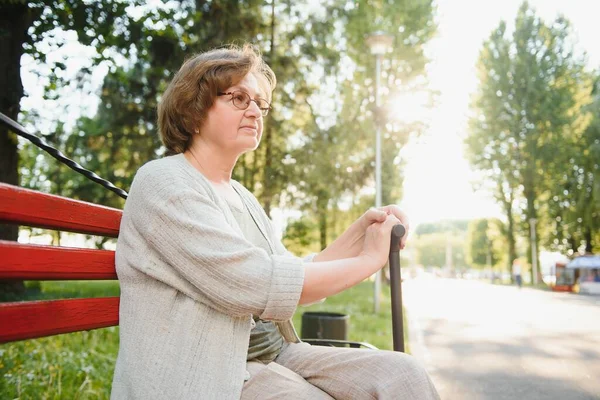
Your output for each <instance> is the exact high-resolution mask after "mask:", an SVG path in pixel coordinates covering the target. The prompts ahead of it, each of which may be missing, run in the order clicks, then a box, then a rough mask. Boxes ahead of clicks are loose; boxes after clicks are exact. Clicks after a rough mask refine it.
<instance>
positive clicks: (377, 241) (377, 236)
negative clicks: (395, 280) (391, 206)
mask: <svg viewBox="0 0 600 400" xmlns="http://www.w3.org/2000/svg"><path fill="white" fill-rule="evenodd" d="M400 223H401V222H400V220H399V219H398V218H396V216H394V215H393V214H390V215H388V216H387V218H386V219H385V221H383V222H374V223H372V224H371V225H370V226H369V227H368V228H367V230H366V231H365V240H364V244H363V250H362V252H361V253H360V255H359V257H360V258H361V259H362V260H363V261H364V262H365V264H366V265H368V266H369V267H370V268H372V269H373V271H374V272H375V271H378V270H379V269H381V268H382V267H383V266H384V265H385V263H386V262H387V260H388V257H389V254H390V241H391V235H392V228H393V227H394V225H396V224H400Z"/></svg>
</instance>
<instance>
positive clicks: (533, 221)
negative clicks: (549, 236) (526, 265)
mask: <svg viewBox="0 0 600 400" xmlns="http://www.w3.org/2000/svg"><path fill="white" fill-rule="evenodd" d="M536 222H537V219H535V218H530V219H529V229H530V234H531V269H532V272H533V284H534V285H537V283H538V272H537V270H538V265H537V244H536V237H535V224H536Z"/></svg>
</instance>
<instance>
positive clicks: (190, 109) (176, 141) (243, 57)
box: [158, 45, 277, 155]
mask: <svg viewBox="0 0 600 400" xmlns="http://www.w3.org/2000/svg"><path fill="white" fill-rule="evenodd" d="M249 73H253V74H254V75H255V77H256V79H257V81H258V84H259V87H260V89H261V90H262V91H263V92H264V93H262V96H263V97H264V98H265V99H266V100H267V101H268V102H271V94H272V92H273V89H274V88H275V84H276V82H277V80H276V78H275V74H274V73H273V71H272V70H271V68H269V66H268V65H267V64H266V63H265V62H264V60H263V59H262V57H261V55H260V54H259V53H258V52H257V51H256V50H255V49H254V48H253V47H252V46H250V45H245V46H244V47H242V48H240V47H236V46H228V47H226V48H221V49H215V50H210V51H207V52H205V53H200V54H197V55H194V56H192V57H191V58H189V59H188V60H186V61H185V62H184V63H183V65H182V66H181V68H180V69H179V71H178V72H177V74H175V77H173V80H172V81H171V83H169V86H168V87H167V90H165V93H164V94H163V96H162V98H161V100H160V102H159V104H158V130H159V132H160V137H161V140H162V142H163V144H164V146H165V147H166V148H167V155H172V154H178V153H183V152H184V151H186V150H187V149H188V148H189V146H190V144H191V140H192V137H193V135H194V133H195V132H196V130H197V129H198V128H199V127H200V126H201V125H202V123H203V122H204V120H205V119H206V115H207V113H208V110H209V109H210V108H211V107H212V105H213V104H214V102H215V98H216V97H217V92H219V91H223V90H226V89H227V88H229V87H231V86H232V85H234V84H236V83H238V82H239V81H241V80H242V79H244V77H245V76H246V75H248V74H249Z"/></svg>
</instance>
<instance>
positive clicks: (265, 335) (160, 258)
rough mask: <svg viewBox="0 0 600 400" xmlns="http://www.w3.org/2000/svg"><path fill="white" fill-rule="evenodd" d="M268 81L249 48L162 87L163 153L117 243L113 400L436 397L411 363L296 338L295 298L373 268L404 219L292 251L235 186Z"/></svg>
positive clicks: (370, 221) (265, 106) (372, 219)
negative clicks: (311, 250)
mask: <svg viewBox="0 0 600 400" xmlns="http://www.w3.org/2000/svg"><path fill="white" fill-rule="evenodd" d="M274 87H275V76H274V74H273V72H272V71H271V69H270V68H269V67H268V66H267V65H266V64H265V63H264V61H263V60H262V59H261V57H260V56H259V55H258V54H257V53H256V52H255V51H254V50H253V49H252V48H251V47H249V46H246V47H244V48H241V49H240V48H235V47H229V48H224V49H218V50H212V51H209V52H206V53H203V54H199V55H196V56H194V57H192V58H190V59H189V60H187V61H186V62H185V63H184V64H183V66H182V67H181V69H180V70H179V72H177V74H176V75H175V77H174V78H173V80H172V82H171V83H170V85H169V86H168V88H167V89H166V91H165V93H164V95H163V97H162V99H161V101H160V104H159V107H158V124H159V131H160V135H161V138H162V141H163V143H164V145H165V147H166V149H167V151H168V156H166V157H164V158H162V159H159V160H155V161H151V162H149V163H147V164H145V165H144V166H143V167H142V168H140V170H139V171H138V172H137V174H136V176H135V179H134V181H133V184H132V187H131V191H130V193H129V198H128V199H127V202H126V204H125V209H124V212H123V219H122V221H121V231H120V234H119V239H118V242H117V251H116V267H117V273H118V276H119V281H120V283H121V305H120V347H119V354H118V357H117V363H116V367H115V373H114V378H113V387H112V395H111V396H112V398H114V399H239V398H240V397H241V398H242V399H280V398H284V396H287V397H288V398H290V399H331V398H336V399H363V398H364V399H372V398H381V399H383V398H387V399H390V398H402V399H420V398H422V399H432V398H438V396H437V393H436V390H435V388H434V386H433V384H432V383H431V380H430V379H429V377H428V375H427V373H426V372H425V371H424V369H423V368H422V367H420V366H419V365H418V364H417V363H416V362H415V361H414V360H413V359H412V358H411V357H410V356H407V355H405V354H401V353H394V352H390V351H373V350H361V349H347V348H326V347H317V346H310V345H308V344H306V343H301V342H300V340H299V338H298V336H297V334H296V331H295V330H294V327H293V326H292V323H291V318H292V315H293V314H294V312H295V310H296V307H297V306H298V304H306V303H311V302H314V301H317V300H320V299H323V298H325V297H327V296H330V295H333V294H336V293H338V292H341V291H343V290H344V289H347V288H349V287H351V286H353V285H356V284H357V283H359V282H361V281H362V280H364V279H365V278H367V277H368V276H370V275H372V274H373V273H374V272H376V271H377V270H378V269H380V268H381V267H382V266H383V265H384V264H385V262H386V259H387V255H388V253H389V246H390V240H389V238H390V232H391V228H392V226H393V225H395V224H396V223H398V222H403V223H404V224H407V220H406V217H405V216H404V215H403V214H402V212H401V211H400V210H399V209H398V208H397V207H395V206H388V207H384V208H382V209H381V210H375V209H373V210H369V211H367V212H366V213H365V214H364V215H363V216H362V217H360V218H359V219H358V220H357V221H356V222H354V223H353V224H352V225H351V226H350V227H349V228H348V229H347V230H346V231H345V232H344V233H343V234H342V235H341V236H340V237H339V238H338V239H337V240H335V241H334V242H333V243H331V245H329V246H328V247H327V248H326V249H325V250H323V251H322V252H320V253H319V254H317V255H314V256H313V257H308V258H305V259H301V258H298V257H295V256H293V255H292V254H290V253H289V252H287V251H286V249H285V248H284V247H283V245H282V243H281V242H280V241H279V239H278V238H277V236H276V234H275V232H274V229H273V227H272V225H271V221H270V220H269V218H268V217H267V216H266V214H265V212H264V210H263V209H262V207H261V205H260V204H259V203H258V201H257V200H256V198H255V197H254V196H253V195H252V194H251V193H250V192H249V191H248V190H246V189H245V188H244V187H243V186H242V185H240V184H239V183H238V182H236V181H234V180H233V179H231V173H232V170H233V168H234V166H235V164H236V162H237V160H238V158H239V157H240V156H241V155H242V154H244V153H246V152H249V151H252V150H255V149H256V148H257V147H258V145H259V143H260V139H261V135H262V131H263V117H264V116H265V115H267V113H268V112H269V110H270V109H271V107H270V105H269V102H270V99H271V93H272V91H273V89H274ZM401 246H404V242H403V243H402V244H401Z"/></svg>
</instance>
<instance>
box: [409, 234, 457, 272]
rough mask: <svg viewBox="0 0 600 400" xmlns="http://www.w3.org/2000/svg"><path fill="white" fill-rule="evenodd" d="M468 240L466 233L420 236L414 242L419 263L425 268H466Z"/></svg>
mask: <svg viewBox="0 0 600 400" xmlns="http://www.w3.org/2000/svg"><path fill="white" fill-rule="evenodd" d="M466 239H467V236H466V232H454V233H452V232H444V233H442V232H438V233H428V234H423V235H418V236H417V237H416V238H415V239H414V241H413V242H412V244H413V245H414V246H415V248H416V251H417V257H416V259H417V263H418V264H421V265H423V266H425V267H453V268H464V267H466V266H467V261H466V259H465V243H466V241H467V240H466Z"/></svg>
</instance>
